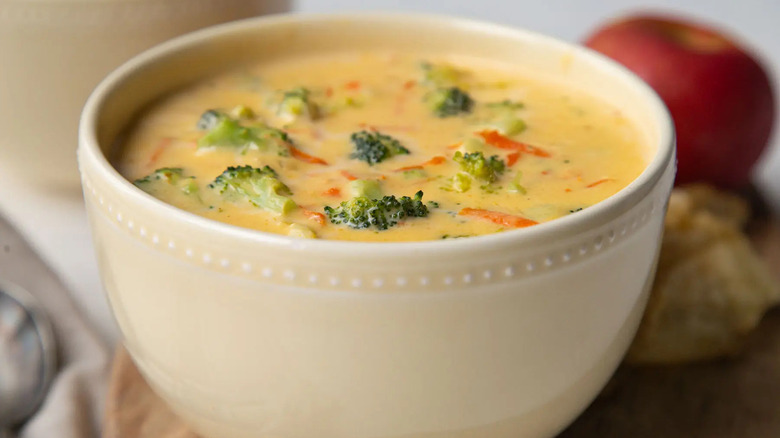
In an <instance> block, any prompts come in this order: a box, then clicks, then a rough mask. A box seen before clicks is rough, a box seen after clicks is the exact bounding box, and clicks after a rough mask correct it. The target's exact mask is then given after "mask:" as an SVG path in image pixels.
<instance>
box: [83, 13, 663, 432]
mask: <svg viewBox="0 0 780 438" xmlns="http://www.w3.org/2000/svg"><path fill="white" fill-rule="evenodd" d="M382 47H391V48H395V49H398V50H405V49H416V50H430V51H444V52H451V51H454V52H458V53H463V54H472V55H479V56H483V57H488V58H500V59H501V60H503V61H511V62H517V63H520V64H522V65H524V66H525V67H527V68H530V69H533V70H534V71H537V72H543V73H544V74H546V75H547V76H548V77H549V78H550V79H551V80H564V81H566V82H568V83H569V84H571V85H573V86H576V87H580V88H583V89H586V90H588V91H590V92H592V93H593V94H596V95H598V96H600V97H602V98H603V99H605V100H607V101H609V102H611V103H612V104H614V105H616V106H617V107H618V108H620V109H621V110H622V111H623V112H624V113H625V114H626V115H627V116H628V117H629V118H631V119H632V120H633V121H634V122H635V123H636V125H637V127H638V128H639V129H640V130H641V132H642V135H643V137H644V138H645V140H646V142H647V144H648V150H647V155H648V158H649V161H650V164H649V166H648V167H647V169H646V170H645V171H644V173H642V175H641V176H640V177H639V178H638V179H637V180H636V181H634V182H633V183H631V184H630V185H629V186H628V187H627V188H625V189H624V190H622V191H620V192H619V193H618V194H616V195H615V196H613V197H611V198H609V199H607V200H606V201H604V202H601V203H599V204H597V205H595V206H593V207H590V208H588V209H586V210H584V211H583V212H581V213H578V214H575V215H570V216H568V217H565V218H562V219H557V220H555V221H552V222H549V223H544V224H541V225H538V226H534V227H531V228H526V229H522V230H515V231H509V232H505V233H501V234H495V235H488V236H481V237H474V238H467V239H456V240H444V241H429V242H416V243H385V244H376V243H355V242H338V241H320V240H305V239H298V238H292V237H287V236H281V235H273V234H268V233H263V232H257V231H251V230H247V229H241V228H237V227H233V226H230V225H226V224H222V223H218V222H213V221H210V220H207V219H204V218H201V217H198V216H195V215H193V214H190V213H187V212H184V211H181V210H178V209H176V208H174V207H171V206H169V205H166V204H164V203H162V202H160V201H158V200H156V199H154V198H152V197H150V196H148V195H147V194H145V193H144V192H142V191H140V190H138V189H136V188H135V187H134V186H133V185H132V184H130V183H129V182H128V181H126V180H125V179H123V178H122V177H121V176H120V175H119V174H118V173H117V171H116V170H115V169H114V168H113V167H112V166H111V164H110V163H109V160H108V159H107V158H106V157H107V156H108V157H110V156H111V154H112V151H113V148H114V145H115V141H116V140H117V139H118V138H120V137H119V136H120V135H121V133H122V132H123V130H124V129H126V128H127V127H128V123H129V122H130V121H131V120H132V118H133V116H134V115H136V114H137V113H138V112H139V111H140V110H141V109H142V108H143V107H144V105H146V104H147V103H149V102H151V101H153V100H154V99H155V98H158V97H159V96H161V95H163V94H165V93H166V92H169V91H171V90H173V89H176V88H178V87H181V86H183V85H185V84H187V83H189V82H191V81H193V80H196V79H198V78H202V77H204V76H207V75H209V74H212V73H214V72H215V71H217V70H219V69H223V68H227V67H229V66H233V65H237V64H240V63H242V62H244V61H246V60H247V59H251V60H254V61H257V60H265V59H273V58H274V57H276V56H279V55H280V54H282V53H287V54H305V53H310V52H318V53H319V52H325V51H329V50H337V49H344V48H353V49H365V50H371V49H374V48H382ZM672 129H673V128H672V124H671V121H670V118H669V116H668V114H667V112H666V110H665V108H664V106H663V105H662V103H661V102H660V100H659V99H658V98H657V97H656V95H655V94H654V93H653V92H652V91H651V90H650V89H649V88H648V87H647V86H645V84H644V83H642V82H641V81H640V80H638V79H637V78H636V77H634V76H633V75H631V74H630V73H628V72H627V71H626V70H624V69H623V68H621V67H619V66H617V65H616V64H614V63H612V62H610V61H608V60H606V59H605V58H602V57H600V56H598V55H595V54H593V53H591V52H589V51H587V50H585V49H583V48H580V47H575V46H572V45H569V44H565V43H562V42H559V41H556V40H554V39H550V38H547V37H544V36H540V35H536V34H533V33H529V32H525V31H522V30H516V29H510V28H505V27H500V26H496V25H492V24H486V23H477V22H472V21H466V20H459V19H452V18H446V17H435V16H420V15H387V14H375V15H340V16H301V15H290V16H277V17H272V18H263V19H256V20H249V21H244V22H241V23H236V24H231V25H226V26H219V27H215V28H212V29H208V30H205V31H200V32H197V33H193V34H191V35H188V36H186V37H183V38H179V39H176V40H174V41H172V42H169V43H166V44H164V45H162V46H159V47H157V48H155V49H153V50H151V51H148V52H146V53H144V54H143V55H141V56H139V57H136V58H135V59H133V60H132V61H131V62H129V63H127V64H125V65H124V66H123V67H121V68H120V69H119V70H117V71H115V72H114V73H113V74H112V75H111V76H109V77H108V78H107V79H106V80H105V81H104V82H103V83H102V84H101V85H100V86H99V87H98V88H97V90H96V91H95V92H94V94H93V95H92V97H91V98H90V100H89V102H88V103H87V106H86V108H85V110H84V113H83V118H82V122H81V132H80V148H79V161H80V165H81V173H82V178H83V186H84V195H85V198H86V202H87V207H88V211H89V217H90V221H91V225H92V230H93V233H94V238H95V243H96V250H97V253H98V259H99V261H100V267H101V272H102V276H103V281H104V283H105V287H106V290H107V292H108V297H109V300H110V302H111V306H112V307H113V310H114V314H115V316H116V319H117V321H118V323H119V326H120V328H121V331H122V333H123V335H124V340H125V345H126V346H127V348H128V350H129V351H130V353H131V355H132V357H133V359H134V360H135V362H136V364H137V365H138V367H139V368H140V370H141V371H142V373H143V375H144V376H145V377H146V379H147V380H148V382H149V383H150V384H151V385H152V387H153V388H154V389H155V390H156V391H157V392H158V394H159V395H160V396H162V397H163V398H164V399H165V400H166V401H167V402H168V403H169V404H170V406H171V407H172V408H173V409H174V410H175V411H176V412H177V413H178V414H179V415H180V416H181V418H182V419H184V420H185V421H186V422H187V423H188V424H189V425H191V427H192V428H193V429H195V430H196V431H198V432H199V433H201V434H202V435H203V436H205V437H213V438H249V437H257V438H259V437H285V438H312V437H317V438H377V437H383V438H390V437H393V438H400V437H404V438H412V437H414V438H418V437H419V438H422V437H425V438H434V437H442V438H444V437H446V438H454V437H474V438H477V437H478V438H498V437H507V438H509V437H511V438H518V437H550V436H553V435H554V434H555V433H556V432H558V431H559V430H561V429H562V428H563V427H565V426H566V425H567V424H568V423H569V422H570V421H572V419H573V418H575V416H576V415H578V414H579V413H580V412H581V411H582V410H583V409H584V408H585V406H586V405H587V404H588V403H589V402H590V401H591V400H592V399H593V397H594V396H595V395H596V394H597V392H598V391H599V390H600V389H601V388H602V386H603V385H604V384H605V382H606V381H607V379H608V378H609V376H610V375H611V374H612V372H613V371H614V369H615V367H616V366H617V364H618V363H619V362H620V359H621V357H622V356H623V354H624V352H625V350H626V348H627V346H628V345H629V342H630V341H631V339H632V337H633V335H634V332H635V329H636V327H637V324H638V323H639V320H640V317H641V315H642V312H643V309H644V305H645V300H646V297H647V292H648V287H649V285H650V282H651V279H652V276H653V272H654V267H655V261H656V256H657V252H658V246H659V236H660V233H661V230H662V222H663V215H664V211H665V206H666V202H667V199H668V196H669V192H670V190H671V186H672V180H673V175H674V139H673V132H672Z"/></svg>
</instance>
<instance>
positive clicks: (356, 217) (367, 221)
mask: <svg viewBox="0 0 780 438" xmlns="http://www.w3.org/2000/svg"><path fill="white" fill-rule="evenodd" d="M422 197H423V192H422V191H419V192H417V193H416V194H415V195H414V197H413V198H410V197H408V196H402V197H401V198H400V199H397V198H396V197H395V196H384V197H382V198H381V199H371V198H367V197H365V196H358V197H356V198H353V199H350V200H349V201H344V202H342V203H341V204H340V205H339V206H338V207H336V208H333V207H329V206H326V207H325V214H326V215H327V216H328V219H329V220H330V222H331V223H333V224H336V225H339V224H344V225H347V226H349V227H351V228H357V229H365V228H371V227H373V228H375V229H377V230H386V229H388V228H390V227H393V226H395V225H397V224H398V222H399V221H400V220H402V219H404V218H414V217H426V216H428V207H427V206H426V205H425V204H424V203H423V202H422Z"/></svg>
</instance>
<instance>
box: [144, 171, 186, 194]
mask: <svg viewBox="0 0 780 438" xmlns="http://www.w3.org/2000/svg"><path fill="white" fill-rule="evenodd" d="M133 184H135V185H136V187H138V188H140V189H141V190H143V191H145V192H147V193H151V192H153V191H155V190H156V188H158V187H159V185H158V184H169V185H171V186H174V187H176V188H178V189H179V190H181V192H182V193H184V194H185V195H194V194H197V192H198V184H197V182H196V181H195V177H194V176H184V170H183V169H181V168H179V167H163V168H160V169H157V170H155V171H154V172H152V173H150V174H149V175H146V176H145V177H143V178H139V179H137V180H135V181H134V182H133Z"/></svg>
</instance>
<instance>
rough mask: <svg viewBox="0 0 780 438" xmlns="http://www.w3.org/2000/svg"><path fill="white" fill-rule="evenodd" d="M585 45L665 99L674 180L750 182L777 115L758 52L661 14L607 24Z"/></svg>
mask: <svg viewBox="0 0 780 438" xmlns="http://www.w3.org/2000/svg"><path fill="white" fill-rule="evenodd" d="M585 45H586V46H588V47H590V48H592V49H594V50H596V51H598V52H601V53H603V54H604V55H606V56H608V57H610V58H612V59H614V60H616V61H618V62H619V63H621V64H623V65H625V66H626V67H627V68H628V69H630V70H632V71H633V72H634V73H636V74H637V75H638V76H639V77H641V78H642V79H644V80H645V81H646V82H647V83H648V84H649V85H650V86H651V87H652V88H653V89H654V90H655V91H656V92H657V93H658V95H659V96H661V99H663V101H664V102H665V103H666V106H667V107H668V108H669V112H670V113H671V114H672V118H673V119H674V122H675V129H676V131H677V161H678V170H677V179H676V181H675V183H676V184H678V185H679V184H685V183H691V182H708V183H711V184H714V185H716V186H719V187H722V188H732V189H733V188H741V187H743V186H745V185H747V184H749V182H750V172H751V169H752V168H753V165H754V164H755V163H756V161H757V160H758V158H759V156H760V155H761V152H762V151H763V150H764V148H765V147H766V146H767V143H768V141H769V137H770V134H771V131H772V125H773V123H774V120H775V97H774V94H773V90H772V86H771V84H770V81H769V77H768V75H767V73H766V70H765V69H764V68H763V67H762V65H761V64H760V63H759V61H758V60H757V59H756V57H755V56H753V55H751V54H750V53H749V52H748V51H747V50H746V49H744V48H742V47H740V46H738V45H737V44H736V43H735V42H733V40H731V39H730V38H727V37H726V36H723V35H722V34H719V33H718V32H716V31H714V30H712V29H709V28H706V27H703V26H701V25H699V24H693V23H690V22H686V21H682V20H680V19H677V18H671V17H665V16H659V15H637V16H634V17H628V18H625V19H621V20H619V21H615V22H613V23H610V24H607V25H606V26H604V27H602V28H601V29H600V30H597V31H596V32H595V33H594V34H592V35H591V36H589V37H588V38H587V39H586V40H585Z"/></svg>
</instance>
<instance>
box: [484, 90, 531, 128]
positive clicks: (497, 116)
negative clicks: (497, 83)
mask: <svg viewBox="0 0 780 438" xmlns="http://www.w3.org/2000/svg"><path fill="white" fill-rule="evenodd" d="M485 106H486V107H487V108H489V109H490V112H491V114H492V115H491V117H490V120H489V123H488V125H489V126H491V127H493V128H495V129H497V130H498V131H499V132H501V133H502V134H504V135H508V136H510V137H512V136H515V135H518V134H520V133H521V132H523V131H525V130H526V128H527V126H526V123H525V121H524V120H523V119H521V118H520V117H518V116H517V111H518V110H520V109H523V108H525V104H523V103H522V102H517V101H512V100H509V99H506V100H502V101H500V102H492V103H488V104H487V105H485Z"/></svg>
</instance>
